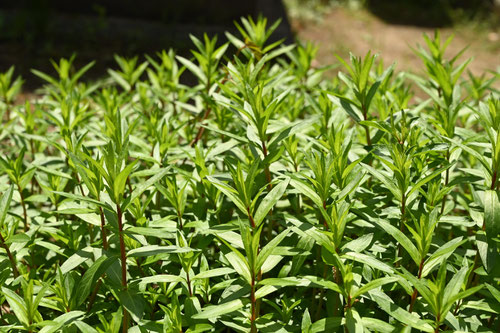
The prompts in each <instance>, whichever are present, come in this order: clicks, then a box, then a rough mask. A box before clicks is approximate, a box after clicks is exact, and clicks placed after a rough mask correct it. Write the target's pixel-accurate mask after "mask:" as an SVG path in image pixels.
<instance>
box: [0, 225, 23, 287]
mask: <svg viewBox="0 0 500 333" xmlns="http://www.w3.org/2000/svg"><path fill="white" fill-rule="evenodd" d="M0 242H1V244H0V247H2V248H3V249H4V250H5V252H6V253H7V257H9V261H10V264H11V265H12V271H13V273H14V278H17V277H18V276H19V271H18V270H17V265H16V258H14V256H13V255H12V252H10V249H9V247H8V246H7V244H5V239H4V238H3V236H2V234H1V233H0Z"/></svg>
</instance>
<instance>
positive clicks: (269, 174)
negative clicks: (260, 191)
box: [261, 140, 273, 191]
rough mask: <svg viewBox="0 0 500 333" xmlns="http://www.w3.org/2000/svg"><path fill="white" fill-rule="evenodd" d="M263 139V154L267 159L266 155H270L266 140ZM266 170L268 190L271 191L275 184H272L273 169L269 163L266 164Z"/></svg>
mask: <svg viewBox="0 0 500 333" xmlns="http://www.w3.org/2000/svg"><path fill="white" fill-rule="evenodd" d="M261 141H262V154H264V159H266V157H267V155H268V153H267V147H266V142H265V140H261ZM264 172H265V173H266V180H267V190H268V191H271V190H272V189H273V184H271V181H272V178H271V171H270V170H269V165H267V164H266V166H265V169H264Z"/></svg>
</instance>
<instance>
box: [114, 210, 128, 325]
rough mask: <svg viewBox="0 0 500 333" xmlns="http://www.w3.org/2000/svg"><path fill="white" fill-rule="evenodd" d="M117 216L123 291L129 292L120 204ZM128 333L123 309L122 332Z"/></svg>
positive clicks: (126, 317)
mask: <svg viewBox="0 0 500 333" xmlns="http://www.w3.org/2000/svg"><path fill="white" fill-rule="evenodd" d="M116 214H117V217H118V232H119V238H120V259H121V264H122V289H123V290H124V291H126V290H127V253H126V252H125V239H124V236H123V221H122V218H123V216H122V209H121V207H120V205H119V204H116ZM127 331H128V312H127V310H126V309H125V307H124V308H123V326H122V332H123V333H126V332H127Z"/></svg>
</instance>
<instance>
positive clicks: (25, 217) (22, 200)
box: [16, 183, 30, 233]
mask: <svg viewBox="0 0 500 333" xmlns="http://www.w3.org/2000/svg"><path fill="white" fill-rule="evenodd" d="M16 185H17V190H18V191H19V196H20V197H21V206H22V207H23V218H24V232H25V233H26V232H28V230H29V229H30V228H29V226H28V212H27V210H26V203H25V202H24V195H23V191H22V189H21V185H19V183H17V184H16Z"/></svg>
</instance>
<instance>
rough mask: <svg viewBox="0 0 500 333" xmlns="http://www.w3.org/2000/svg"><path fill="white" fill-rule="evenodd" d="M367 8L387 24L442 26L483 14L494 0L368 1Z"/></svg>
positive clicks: (488, 10)
mask: <svg viewBox="0 0 500 333" xmlns="http://www.w3.org/2000/svg"><path fill="white" fill-rule="evenodd" d="M367 8H368V10H370V11H371V12H372V13H373V14H374V15H376V16H378V17H379V18H380V19H382V20H383V21H385V22H386V23H392V24H400V25H412V26H420V27H430V28H442V27H447V26H450V25H452V24H453V23H454V22H455V21H456V20H457V19H473V18H478V17H484V16H485V15H487V14H488V13H490V12H491V10H492V9H493V8H494V0H367Z"/></svg>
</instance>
